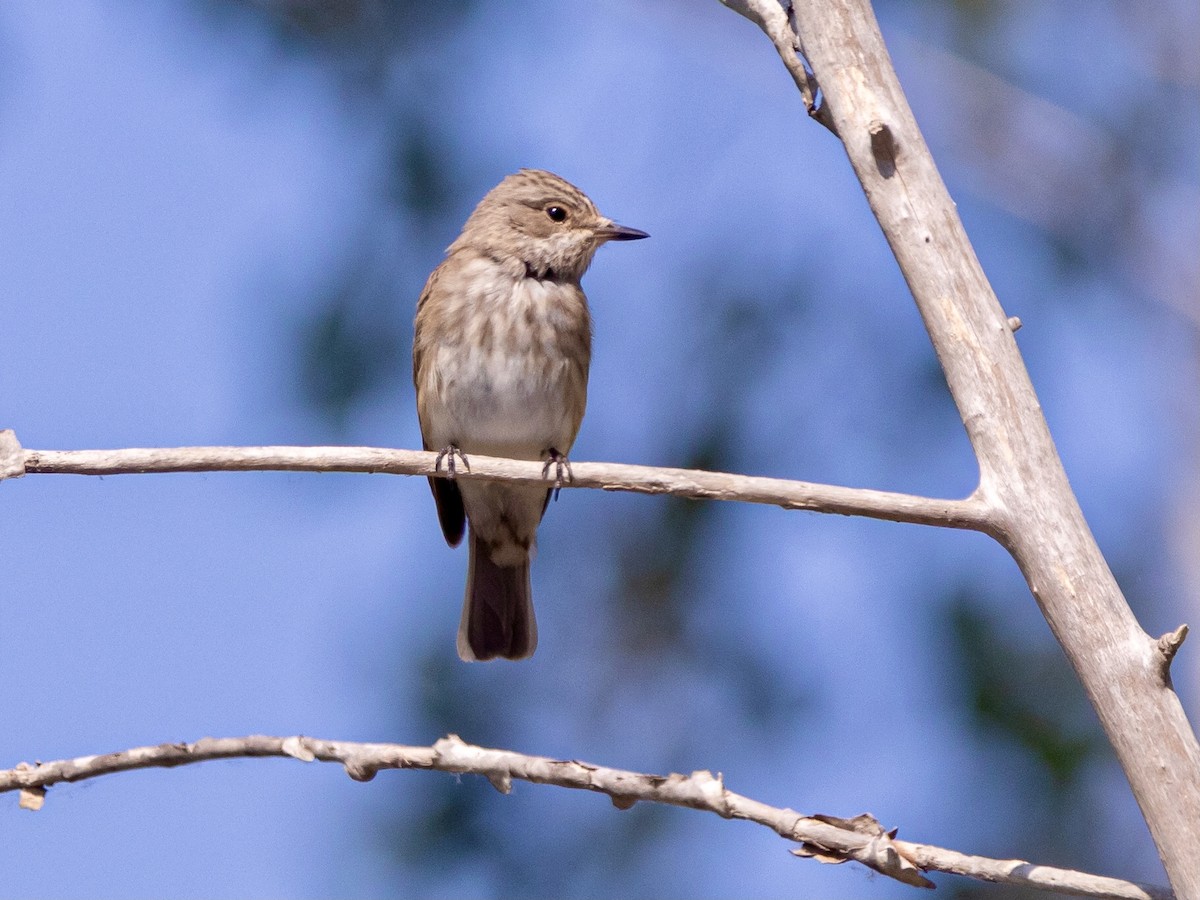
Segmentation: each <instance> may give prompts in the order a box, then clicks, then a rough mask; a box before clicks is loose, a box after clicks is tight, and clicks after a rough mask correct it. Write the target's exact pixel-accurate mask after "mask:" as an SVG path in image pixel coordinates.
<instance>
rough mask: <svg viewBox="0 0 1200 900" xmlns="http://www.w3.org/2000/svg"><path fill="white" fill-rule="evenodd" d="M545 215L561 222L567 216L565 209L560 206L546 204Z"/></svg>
mask: <svg viewBox="0 0 1200 900" xmlns="http://www.w3.org/2000/svg"><path fill="white" fill-rule="evenodd" d="M546 215H548V216H549V217H550V218H551V219H553V220H554V221H555V222H563V221H565V220H566V218H567V211H566V210H565V209H563V208H562V207H561V206H547V207H546Z"/></svg>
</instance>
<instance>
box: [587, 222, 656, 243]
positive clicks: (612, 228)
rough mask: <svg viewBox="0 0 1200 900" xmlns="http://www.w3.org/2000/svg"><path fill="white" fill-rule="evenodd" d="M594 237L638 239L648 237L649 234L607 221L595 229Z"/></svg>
mask: <svg viewBox="0 0 1200 900" xmlns="http://www.w3.org/2000/svg"><path fill="white" fill-rule="evenodd" d="M596 237H598V238H599V239H600V240H602V241H640V240H641V239H642V238H648V237H650V235H648V234H646V232H644V231H639V230H638V229H636V228H626V227H625V226H624V225H618V224H617V223H616V222H609V223H608V224H606V225H601V226H600V227H599V228H597V229H596Z"/></svg>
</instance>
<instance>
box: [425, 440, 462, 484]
mask: <svg viewBox="0 0 1200 900" xmlns="http://www.w3.org/2000/svg"><path fill="white" fill-rule="evenodd" d="M456 456H457V457H458V458H459V459H461V460H462V464H463V468H464V469H466V470H467V471H468V472H470V471H471V464H470V463H469V462H468V461H467V457H466V454H465V453H463V452H462V451H461V450H459V449H458V448H457V447H455V446H454V445H453V444H447V445H446V446H445V447H443V448H442V449H441V450H439V451H438V455H437V459H435V460H434V461H433V471H435V472H440V471H441V470H442V460H443V459H444V460H446V475H447V476H448V477H449V479H450V480H451V481H453V480H454V478H455V476H456V475H458V471H457V467H456V465H455V462H454V457H456Z"/></svg>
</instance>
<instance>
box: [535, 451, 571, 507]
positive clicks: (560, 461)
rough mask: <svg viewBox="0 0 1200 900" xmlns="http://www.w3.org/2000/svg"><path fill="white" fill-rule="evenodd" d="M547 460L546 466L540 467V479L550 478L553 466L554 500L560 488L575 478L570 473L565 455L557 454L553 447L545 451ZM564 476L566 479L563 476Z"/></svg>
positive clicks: (569, 466) (569, 464)
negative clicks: (547, 456)
mask: <svg viewBox="0 0 1200 900" xmlns="http://www.w3.org/2000/svg"><path fill="white" fill-rule="evenodd" d="M547 452H548V453H549V458H548V459H547V460H546V464H545V465H544V466H542V477H543V478H549V477H550V467H551V466H554V499H555V500H557V499H558V492H559V491H561V490H562V486H563V485H564V484H565V483H566V482H568V481H574V480H575V476H574V475H573V474H572V473H571V461H570V460H569V459H567V457H566V454H563V453H559V452H558V451H557V450H555V449H554V448H553V447H551V448H550V449H549V451H547ZM564 474H565V475H566V478H564V477H563V475H564Z"/></svg>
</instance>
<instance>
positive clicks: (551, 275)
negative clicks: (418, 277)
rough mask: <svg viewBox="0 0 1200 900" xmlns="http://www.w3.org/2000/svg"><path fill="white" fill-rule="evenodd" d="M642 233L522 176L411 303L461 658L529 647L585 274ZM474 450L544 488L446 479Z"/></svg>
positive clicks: (587, 336)
mask: <svg viewBox="0 0 1200 900" xmlns="http://www.w3.org/2000/svg"><path fill="white" fill-rule="evenodd" d="M646 237H649V235H648V234H646V232H644V231H639V230H638V229H636V228H628V227H626V226H623V225H617V224H616V223H614V222H613V221H612V219H609V218H607V217H605V216H603V215H601V214H600V212H599V210H597V208H596V205H595V204H594V203H593V202H592V201H591V200H590V199H589V198H588V196H587V195H586V194H584V193H583V192H582V191H581V190H579V188H577V187H575V186H574V185H573V184H571V183H570V182H568V181H566V180H564V179H562V178H560V177H559V176H557V175H555V174H553V173H551V172H547V171H544V170H541V169H521V170H520V171H518V172H516V173H514V174H512V175H508V176H507V177H505V178H504V179H503V180H502V181H501V182H500V183H499V184H497V185H496V186H495V187H494V188H492V190H490V191H489V192H488V193H487V194H486V195H485V196H484V197H483V199H482V200H480V201H479V204H478V205H477V206H476V207H475V209H474V211H473V212H472V213H471V215H470V216H469V217H468V219H467V221H466V224H464V225H463V228H462V232H461V233H460V234H459V236H458V238H457V239H456V240H455V241H454V242H453V243H452V244H450V246H449V247H448V248H447V250H446V255H445V258H444V259H443V260H442V262H441V263H440V264H439V265H438V266H437V268H435V269H434V270H433V272H432V273H431V274H430V276H429V280H428V281H427V282H426V284H425V288H424V290H423V291H422V292H421V295H420V298H419V300H418V301H417V312H416V319H415V322H414V328H413V383H414V386H415V387H416V397H417V418H418V419H419V421H420V426H421V438H422V441H423V442H424V446H425V449H426V450H428V451H436V452H437V453H438V456H437V463H436V465H435V470H440V468H441V466H442V463H443V462H445V465H446V474H447V476H448V477H430V479H429V485H430V488H431V490H432V491H433V497H434V501H435V504H436V506H437V513H438V521H439V523H440V525H441V529H442V534H443V536H444V537H445V539H446V542H447V543H448V544H449V545H450V546H451V547H455V546H457V545H458V544H459V543H460V542H461V541H462V538H463V534H464V529H465V530H466V532H467V533H468V534H469V540H468V547H469V558H468V563H467V583H466V592H465V596H464V598H463V609H462V617H461V620H460V623H459V629H458V639H457V642H456V648H457V651H458V655H459V657H460V658H462V659H463V660H464V661H467V662H471V661H485V660H491V659H496V658H504V659H511V660H519V659H526V658H528V657H530V656H532V655H533V652H534V650H535V649H536V648H537V641H538V632H537V621H536V619H535V617H534V611H533V596H532V590H531V586H530V576H529V567H530V561H531V560H532V559H533V556H534V554H535V552H536V550H537V528H538V525H539V524H540V523H541V520H542V516H543V515H544V514H545V511H546V507H547V505H548V504H549V502H550V495H551V493H553V492H554V491H555V490H556V488H557V487H561V485H562V484H563V482H564V476H565V478H566V480H569V479H570V462H569V459H568V457H567V454H568V453H570V451H571V447H572V445H573V444H574V442H575V438H576V435H578V433H579V426H580V423H581V422H582V421H583V413H584V409H585V407H586V405H587V384H588V369H589V366H590V364H591V344H592V323H591V314H590V312H589V310H588V303H587V297H586V296H585V295H584V293H583V289H582V288H581V287H580V279H581V278H582V277H583V274H584V272H586V271H587V268H588V266H589V265H590V264H591V262H592V257H593V256H594V255H595V253H596V251H597V250H598V249H599V248H600V246H601V245H603V244H605V243H607V242H608V241H634V240H640V239H642V238H646ZM471 454H481V455H485V456H498V457H507V458H511V459H529V460H539V461H542V462H543V463H544V468H543V474H544V475H547V476H548V475H549V473H550V470H551V468H553V470H554V481H553V482H552V484H551V485H548V486H543V485H539V484H513V483H507V482H498V481H480V480H473V479H461V480H459V479H455V478H454V476H455V475H456V474H457V471H458V466H459V465H460V464H461V466H462V467H463V468H464V469H466V470H468V471H469V469H470V462H469V457H470V455H471Z"/></svg>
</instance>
